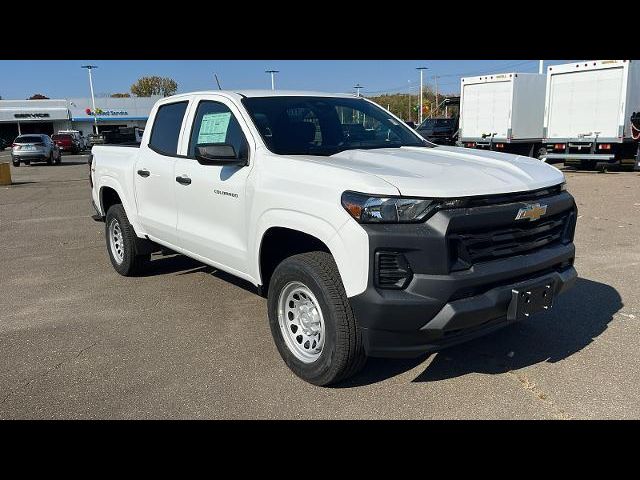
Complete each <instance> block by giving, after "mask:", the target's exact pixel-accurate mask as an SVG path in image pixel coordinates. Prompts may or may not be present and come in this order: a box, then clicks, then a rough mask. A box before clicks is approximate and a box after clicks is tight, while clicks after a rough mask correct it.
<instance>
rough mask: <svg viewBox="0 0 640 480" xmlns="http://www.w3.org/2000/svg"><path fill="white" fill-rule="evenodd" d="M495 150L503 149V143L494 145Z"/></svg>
mask: <svg viewBox="0 0 640 480" xmlns="http://www.w3.org/2000/svg"><path fill="white" fill-rule="evenodd" d="M496 148H504V143H496Z"/></svg>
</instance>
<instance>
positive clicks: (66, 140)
mask: <svg viewBox="0 0 640 480" xmlns="http://www.w3.org/2000/svg"><path fill="white" fill-rule="evenodd" d="M51 139H52V140H53V142H54V143H55V144H56V145H57V146H58V148H59V149H60V152H71V153H73V154H78V153H80V145H78V143H77V142H76V139H75V138H73V136H72V135H69V134H68V133H57V134H55V135H52V136H51Z"/></svg>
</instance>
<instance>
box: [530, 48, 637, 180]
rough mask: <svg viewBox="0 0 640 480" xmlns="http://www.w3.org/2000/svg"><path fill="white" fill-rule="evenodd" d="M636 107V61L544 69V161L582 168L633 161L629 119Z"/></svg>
mask: <svg viewBox="0 0 640 480" xmlns="http://www.w3.org/2000/svg"><path fill="white" fill-rule="evenodd" d="M637 111H640V63H638V61H635V60H634V61H632V60H598V61H593V60H591V61H586V62H585V61H583V62H575V63H568V64H564V65H554V66H550V67H548V69H547V95H546V100H545V115H544V139H543V143H544V148H545V150H546V151H545V153H543V154H542V155H541V158H542V159H544V160H545V161H548V162H552V161H564V162H565V164H578V165H580V166H581V167H582V168H603V167H604V166H606V165H610V164H615V165H629V166H632V165H633V164H634V163H635V156H636V152H637V144H636V143H635V142H634V141H633V138H632V135H631V123H630V118H631V115H632V113H633V112H637Z"/></svg>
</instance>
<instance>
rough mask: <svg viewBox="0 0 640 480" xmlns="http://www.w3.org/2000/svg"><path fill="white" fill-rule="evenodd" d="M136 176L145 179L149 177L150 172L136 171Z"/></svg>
mask: <svg viewBox="0 0 640 480" xmlns="http://www.w3.org/2000/svg"><path fill="white" fill-rule="evenodd" d="M138 175H140V176H141V177H144V178H147V177H148V176H149V175H151V172H150V171H149V170H138Z"/></svg>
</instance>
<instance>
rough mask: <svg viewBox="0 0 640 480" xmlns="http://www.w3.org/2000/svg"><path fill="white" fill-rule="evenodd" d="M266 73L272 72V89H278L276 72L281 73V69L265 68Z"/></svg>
mask: <svg viewBox="0 0 640 480" xmlns="http://www.w3.org/2000/svg"><path fill="white" fill-rule="evenodd" d="M264 73H270V74H271V90H275V89H276V77H275V74H276V73H280V71H279V70H265V71H264Z"/></svg>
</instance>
